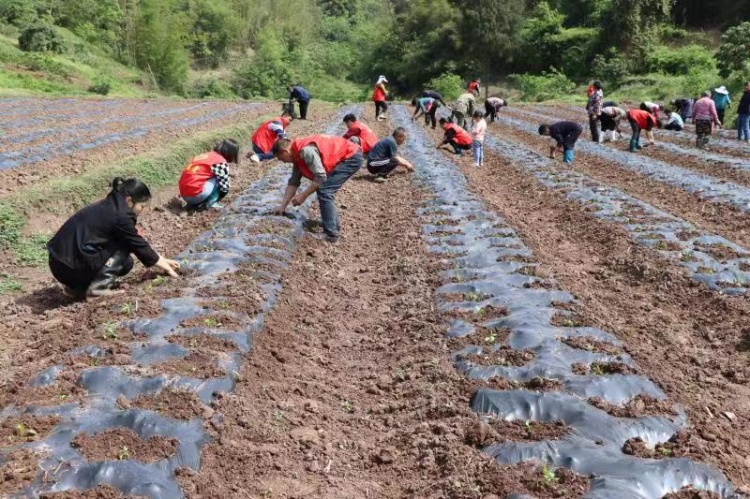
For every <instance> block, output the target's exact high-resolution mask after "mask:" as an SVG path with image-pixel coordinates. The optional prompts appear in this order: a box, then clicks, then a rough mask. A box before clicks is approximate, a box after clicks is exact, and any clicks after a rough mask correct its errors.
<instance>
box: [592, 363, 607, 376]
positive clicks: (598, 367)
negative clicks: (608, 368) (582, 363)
mask: <svg viewBox="0 0 750 499" xmlns="http://www.w3.org/2000/svg"><path fill="white" fill-rule="evenodd" d="M591 372H592V373H593V374H596V375H597V376H603V375H604V368H603V367H602V366H601V365H599V364H594V365H592V366H591Z"/></svg>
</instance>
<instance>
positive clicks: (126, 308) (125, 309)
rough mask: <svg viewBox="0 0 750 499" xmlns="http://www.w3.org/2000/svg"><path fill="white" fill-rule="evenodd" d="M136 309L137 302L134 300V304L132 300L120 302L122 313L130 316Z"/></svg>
mask: <svg viewBox="0 0 750 499" xmlns="http://www.w3.org/2000/svg"><path fill="white" fill-rule="evenodd" d="M137 310H138V302H137V301H136V302H135V304H134V303H132V302H125V303H123V304H122V307H121V308H120V312H122V313H123V314H125V315H127V316H130V315H133V313H134V312H136V311H137Z"/></svg>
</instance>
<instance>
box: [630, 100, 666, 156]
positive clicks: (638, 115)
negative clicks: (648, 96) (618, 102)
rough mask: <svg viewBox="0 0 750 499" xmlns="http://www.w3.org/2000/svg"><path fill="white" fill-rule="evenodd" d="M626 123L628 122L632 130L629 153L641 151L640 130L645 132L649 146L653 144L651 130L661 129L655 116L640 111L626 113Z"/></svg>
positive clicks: (632, 110) (633, 110)
mask: <svg viewBox="0 0 750 499" xmlns="http://www.w3.org/2000/svg"><path fill="white" fill-rule="evenodd" d="M628 121H629V122H630V128H631V129H632V130H633V134H632V135H631V137H630V152H635V151H637V150H640V149H643V146H641V130H646V137H647V138H648V141H649V145H652V144H654V143H655V142H654V133H653V132H652V130H653V129H654V127H656V128H660V127H661V123H660V122H659V120H657V119H656V116H654V115H653V114H651V113H649V112H648V111H643V110H641V109H631V110H629V111H628Z"/></svg>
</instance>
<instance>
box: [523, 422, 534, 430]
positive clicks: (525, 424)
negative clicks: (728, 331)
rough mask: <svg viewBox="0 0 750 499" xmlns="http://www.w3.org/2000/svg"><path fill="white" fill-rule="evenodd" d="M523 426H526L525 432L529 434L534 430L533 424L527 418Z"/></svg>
mask: <svg viewBox="0 0 750 499" xmlns="http://www.w3.org/2000/svg"><path fill="white" fill-rule="evenodd" d="M524 426H526V433H528V434H531V433H533V432H534V424H533V423H532V422H531V421H530V420H528V419H527V420H526V423H524Z"/></svg>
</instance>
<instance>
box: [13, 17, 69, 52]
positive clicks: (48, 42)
mask: <svg viewBox="0 0 750 499" xmlns="http://www.w3.org/2000/svg"><path fill="white" fill-rule="evenodd" d="M18 48H20V49H21V50H23V51H24V52H55V53H58V54H61V53H63V52H65V43H64V42H63V39H62V36H60V33H58V32H57V30H56V29H55V27H54V26H52V25H51V24H46V23H43V22H38V23H34V24H31V25H29V26H27V27H26V28H24V29H23V31H21V36H19V37H18Z"/></svg>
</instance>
